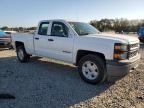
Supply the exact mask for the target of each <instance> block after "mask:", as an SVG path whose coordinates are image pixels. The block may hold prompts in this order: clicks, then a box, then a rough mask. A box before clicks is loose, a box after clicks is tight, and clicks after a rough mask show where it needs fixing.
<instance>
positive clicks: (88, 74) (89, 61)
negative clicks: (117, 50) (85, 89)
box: [78, 55, 106, 84]
mask: <svg viewBox="0 0 144 108" xmlns="http://www.w3.org/2000/svg"><path fill="white" fill-rule="evenodd" d="M78 70H79V74H80V76H81V78H82V79H83V80H84V81H86V82H88V83H91V84H98V83H100V82H102V81H104V79H105V76H106V66H105V63H104V60H103V59H101V58H100V57H99V56H96V55H87V56H84V57H83V58H82V59H81V60H80V62H79V65H78Z"/></svg>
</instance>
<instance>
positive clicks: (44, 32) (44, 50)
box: [34, 22, 50, 56]
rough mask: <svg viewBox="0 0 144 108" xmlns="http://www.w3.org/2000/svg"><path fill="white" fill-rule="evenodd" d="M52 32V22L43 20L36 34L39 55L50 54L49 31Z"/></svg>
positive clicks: (35, 43)
mask: <svg viewBox="0 0 144 108" xmlns="http://www.w3.org/2000/svg"><path fill="white" fill-rule="evenodd" d="M49 32H50V22H41V23H40V25H39V28H38V30H37V33H36V35H35V36H34V46H35V53H36V54H37V55H39V56H48V55H49V42H48V38H49V37H48V33H49Z"/></svg>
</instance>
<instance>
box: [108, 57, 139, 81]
mask: <svg viewBox="0 0 144 108" xmlns="http://www.w3.org/2000/svg"><path fill="white" fill-rule="evenodd" d="M139 61H140V55H138V56H137V57H135V58H133V59H131V60H121V61H113V60H107V77H108V80H109V81H111V80H117V79H119V78H121V77H123V76H125V75H126V74H127V73H128V72H130V71H131V70H134V69H135V68H137V67H138V64H139Z"/></svg>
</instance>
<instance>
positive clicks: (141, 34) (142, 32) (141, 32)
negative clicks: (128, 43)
mask: <svg viewBox="0 0 144 108" xmlns="http://www.w3.org/2000/svg"><path fill="white" fill-rule="evenodd" d="M138 35H139V40H140V42H143V43H144V27H141V28H140V29H139V31H138Z"/></svg>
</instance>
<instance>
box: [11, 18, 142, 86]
mask: <svg viewBox="0 0 144 108" xmlns="http://www.w3.org/2000/svg"><path fill="white" fill-rule="evenodd" d="M12 44H13V47H14V48H15V49H16V53H17V58H18V60H19V61H20V62H27V61H28V60H29V59H30V55H37V56H41V57H50V58H53V59H57V60H62V61H65V62H68V63H72V64H74V65H76V66H78V71H79V74H80V76H81V78H82V79H83V80H84V81H86V82H88V83H91V84H97V83H100V82H102V81H105V80H106V79H109V80H111V79H115V78H116V79H117V78H120V77H122V76H124V75H126V74H127V73H128V72H129V71H130V70H133V69H134V68H136V67H137V66H138V62H139V60H140V54H139V40H138V38H136V37H130V36H124V35H116V34H113V35H111V34H101V33H100V32H99V31H98V30H97V29H95V28H94V27H93V26H91V25H89V24H87V23H82V22H67V21H65V20H44V21H41V22H40V23H39V25H38V27H37V30H36V32H35V33H34V34H14V35H13V36H12Z"/></svg>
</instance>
